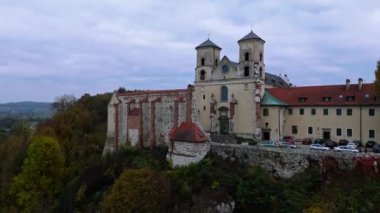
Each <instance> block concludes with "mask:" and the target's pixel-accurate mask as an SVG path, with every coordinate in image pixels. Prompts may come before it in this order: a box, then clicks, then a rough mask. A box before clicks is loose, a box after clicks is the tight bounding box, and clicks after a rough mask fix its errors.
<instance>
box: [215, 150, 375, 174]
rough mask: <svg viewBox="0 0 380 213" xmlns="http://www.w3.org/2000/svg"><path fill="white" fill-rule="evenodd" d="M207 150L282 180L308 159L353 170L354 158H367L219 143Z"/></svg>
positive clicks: (303, 168) (308, 160) (301, 166)
mask: <svg viewBox="0 0 380 213" xmlns="http://www.w3.org/2000/svg"><path fill="white" fill-rule="evenodd" d="M211 151H212V152H213V153H216V154H218V155H220V156H222V157H224V158H227V157H229V158H231V159H235V158H239V159H241V160H242V161H244V162H247V163H249V164H252V165H257V166H261V167H263V168H264V169H265V170H266V171H268V172H270V173H271V174H273V175H274V176H278V177H282V178H290V177H292V176H293V175H294V174H296V173H299V172H302V171H304V170H305V169H306V168H307V167H308V166H309V162H310V160H315V161H319V162H321V161H322V159H324V158H326V157H333V158H334V159H336V160H337V162H338V166H339V168H341V169H352V168H354V167H355V163H356V161H355V157H365V156H367V157H368V156H369V155H371V154H367V153H357V154H355V153H342V152H333V151H328V152H326V151H315V150H309V149H299V148H296V149H290V148H275V147H274V148H270V147H260V146H250V145H240V144H220V143H211Z"/></svg>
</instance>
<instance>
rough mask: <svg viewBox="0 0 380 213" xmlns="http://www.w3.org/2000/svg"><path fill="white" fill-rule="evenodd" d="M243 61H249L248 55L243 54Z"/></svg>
mask: <svg viewBox="0 0 380 213" xmlns="http://www.w3.org/2000/svg"><path fill="white" fill-rule="evenodd" d="M244 60H246V61H249V53H245V54H244Z"/></svg>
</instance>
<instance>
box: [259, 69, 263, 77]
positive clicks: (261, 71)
mask: <svg viewBox="0 0 380 213" xmlns="http://www.w3.org/2000/svg"><path fill="white" fill-rule="evenodd" d="M259 70H260V78H262V77H263V68H262V67H260V69H259Z"/></svg>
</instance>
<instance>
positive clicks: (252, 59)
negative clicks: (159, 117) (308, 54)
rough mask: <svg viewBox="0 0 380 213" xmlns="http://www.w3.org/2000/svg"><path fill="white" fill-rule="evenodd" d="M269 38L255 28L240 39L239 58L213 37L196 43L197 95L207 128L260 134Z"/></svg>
mask: <svg viewBox="0 0 380 213" xmlns="http://www.w3.org/2000/svg"><path fill="white" fill-rule="evenodd" d="M264 43H265V41H264V40H263V39H261V38H260V37H258V36H257V35H256V34H254V33H253V32H252V31H251V32H250V33H249V34H248V35H246V36H245V37H243V38H242V39H240V40H239V41H238V44H239V62H238V63H236V62H233V61H231V60H230V59H229V58H228V57H227V56H224V57H223V58H222V59H221V60H220V51H221V48H220V47H219V46H217V45H216V44H214V43H213V42H212V41H210V40H209V39H208V40H206V41H205V42H203V43H202V44H200V45H198V46H197V47H196V51H197V62H196V67H195V82H194V88H195V91H194V96H195V100H196V103H197V109H198V112H199V116H200V123H201V125H202V126H203V128H204V129H205V130H206V131H207V132H210V133H211V134H224V135H227V134H235V135H238V136H241V137H245V138H253V137H255V138H257V137H260V130H261V128H260V126H259V124H260V122H259V120H260V116H258V114H257V113H258V112H260V100H261V98H262V97H263V95H264V89H265V64H264Z"/></svg>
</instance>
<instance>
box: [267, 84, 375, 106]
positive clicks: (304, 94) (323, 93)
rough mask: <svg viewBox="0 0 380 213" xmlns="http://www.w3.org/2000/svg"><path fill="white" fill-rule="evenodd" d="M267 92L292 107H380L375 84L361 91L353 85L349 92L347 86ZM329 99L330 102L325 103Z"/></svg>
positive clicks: (272, 90) (295, 88)
mask: <svg viewBox="0 0 380 213" xmlns="http://www.w3.org/2000/svg"><path fill="white" fill-rule="evenodd" d="M267 91H268V92H269V93H270V94H271V95H273V96H274V97H276V98H278V99H280V100H281V101H283V102H285V103H287V104H289V105H291V106H337V105H338V106H340V105H349V106H352V105H364V106H365V105H380V99H377V100H376V98H375V86H374V84H363V85H362V88H361V90H359V89H358V84H351V85H350V86H349V89H348V90H346V85H326V86H307V87H288V88H268V89H267ZM328 97H329V98H331V99H330V101H324V99H325V98H328ZM350 97H354V98H353V100H349V99H350ZM302 98H303V99H304V101H303V100H300V99H302Z"/></svg>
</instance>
